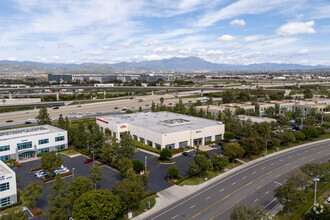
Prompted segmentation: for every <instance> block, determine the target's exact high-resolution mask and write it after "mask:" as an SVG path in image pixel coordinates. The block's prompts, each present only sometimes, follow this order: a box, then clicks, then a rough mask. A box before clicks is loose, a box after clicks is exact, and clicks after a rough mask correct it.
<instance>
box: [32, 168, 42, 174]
mask: <svg viewBox="0 0 330 220" xmlns="http://www.w3.org/2000/svg"><path fill="white" fill-rule="evenodd" d="M37 170H41V167H35V168H31V169H30V173H33V172H35V171H37Z"/></svg>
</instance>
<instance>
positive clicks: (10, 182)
mask: <svg viewBox="0 0 330 220" xmlns="http://www.w3.org/2000/svg"><path fill="white" fill-rule="evenodd" d="M16 202H17V188H16V173H15V172H14V171H13V170H12V169H10V168H9V167H8V166H7V165H6V164H5V163H4V162H2V161H0V208H1V207H4V206H7V205H11V204H14V203H16Z"/></svg>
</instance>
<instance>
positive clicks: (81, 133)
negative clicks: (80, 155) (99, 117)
mask: <svg viewBox="0 0 330 220" xmlns="http://www.w3.org/2000/svg"><path fill="white" fill-rule="evenodd" d="M73 136H74V137H73V142H74V145H75V146H76V148H78V149H83V148H86V144H87V134H86V131H85V126H84V124H83V123H82V122H80V123H79V124H78V127H77V128H76V129H73Z"/></svg>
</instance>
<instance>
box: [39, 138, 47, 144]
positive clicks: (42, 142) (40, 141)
mask: <svg viewBox="0 0 330 220" xmlns="http://www.w3.org/2000/svg"><path fill="white" fill-rule="evenodd" d="M48 143H49V139H48V138H47V139H41V140H39V145H41V144H48Z"/></svg>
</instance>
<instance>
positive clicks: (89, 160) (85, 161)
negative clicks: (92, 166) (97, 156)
mask: <svg viewBox="0 0 330 220" xmlns="http://www.w3.org/2000/svg"><path fill="white" fill-rule="evenodd" d="M91 162H93V158H87V159H86V160H84V163H91Z"/></svg>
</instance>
